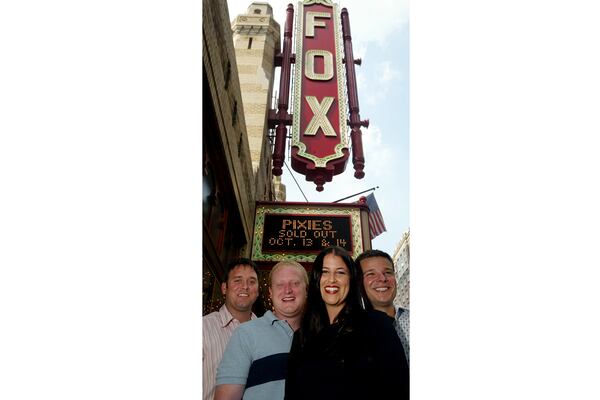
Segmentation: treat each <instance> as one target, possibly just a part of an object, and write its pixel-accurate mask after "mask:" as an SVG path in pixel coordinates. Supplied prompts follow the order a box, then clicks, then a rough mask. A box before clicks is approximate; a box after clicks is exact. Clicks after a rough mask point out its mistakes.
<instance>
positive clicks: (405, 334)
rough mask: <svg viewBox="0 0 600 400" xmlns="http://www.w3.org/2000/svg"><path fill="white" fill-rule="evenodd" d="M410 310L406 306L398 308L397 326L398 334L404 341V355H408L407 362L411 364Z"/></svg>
mask: <svg viewBox="0 0 600 400" xmlns="http://www.w3.org/2000/svg"><path fill="white" fill-rule="evenodd" d="M409 315H410V312H409V311H408V309H405V308H398V310H396V321H395V324H394V325H395V327H396V332H397V333H398V336H399V337H400V341H401V342H402V347H404V355H405V356H406V362H407V363H408V364H410V361H409V357H410V327H409V325H410V316H409Z"/></svg>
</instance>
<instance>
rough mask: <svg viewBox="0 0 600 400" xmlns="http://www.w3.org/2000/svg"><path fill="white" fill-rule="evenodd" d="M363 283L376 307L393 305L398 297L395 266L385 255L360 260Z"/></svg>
mask: <svg viewBox="0 0 600 400" xmlns="http://www.w3.org/2000/svg"><path fill="white" fill-rule="evenodd" d="M359 268H361V269H362V272H363V285H364V287H365V292H366V294H367V297H368V298H369V300H370V301H371V304H372V305H373V307H374V308H375V309H381V308H383V307H389V306H391V305H393V302H394V298H395V297H396V278H395V276H394V266H393V265H392V264H391V263H390V262H389V260H387V259H386V258H385V257H369V258H365V259H364V260H362V261H361V262H360V266H359Z"/></svg>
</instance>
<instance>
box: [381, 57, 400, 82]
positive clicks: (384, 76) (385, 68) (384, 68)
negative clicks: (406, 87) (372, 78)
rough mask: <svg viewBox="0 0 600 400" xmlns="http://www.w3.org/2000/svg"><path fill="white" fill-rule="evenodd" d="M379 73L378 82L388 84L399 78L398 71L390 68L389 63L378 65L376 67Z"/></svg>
mask: <svg viewBox="0 0 600 400" xmlns="http://www.w3.org/2000/svg"><path fill="white" fill-rule="evenodd" d="M377 69H378V71H379V74H378V76H379V82H381V83H388V82H390V81H394V80H396V79H399V78H400V71H399V70H398V69H397V68H392V64H391V63H390V62H389V61H384V62H381V63H379V65H378V67H377Z"/></svg>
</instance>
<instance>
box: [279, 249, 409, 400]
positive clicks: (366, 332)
mask: <svg viewBox="0 0 600 400" xmlns="http://www.w3.org/2000/svg"><path fill="white" fill-rule="evenodd" d="M408 393H409V382H408V366H407V363H406V359H405V356H404V351H403V349H402V344H401V343H400V339H399V338H398V335H397V334H396V330H395V329H394V327H393V325H392V322H391V320H390V319H389V318H388V317H387V316H386V315H385V314H383V313H381V312H378V311H365V310H364V309H363V308H362V306H361V295H360V292H359V287H358V273H357V270H356V267H355V265H354V262H353V261H352V258H351V257H350V255H349V254H348V252H347V251H346V250H344V249H342V248H340V247H328V248H326V249H324V250H323V251H321V253H319V255H318V256H317V258H316V259H315V262H314V263H313V267H312V271H311V272H310V279H309V286H308V298H307V303H306V308H305V312H304V316H303V317H302V322H301V324H300V329H299V330H298V331H296V333H295V334H294V339H293V342H292V348H291V351H290V356H289V361H288V371H287V378H286V384H285V399H286V400H319V399H327V400H335V399H344V400H348V399H357V400H358V399H361V400H365V399H380V398H385V399H408Z"/></svg>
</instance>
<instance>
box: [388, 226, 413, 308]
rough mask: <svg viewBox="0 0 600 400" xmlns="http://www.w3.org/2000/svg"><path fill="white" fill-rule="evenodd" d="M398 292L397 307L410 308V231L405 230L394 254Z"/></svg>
mask: <svg viewBox="0 0 600 400" xmlns="http://www.w3.org/2000/svg"><path fill="white" fill-rule="evenodd" d="M392 260H394V270H395V274H396V285H397V287H398V292H397V293H396V298H395V299H394V305H395V306H396V307H402V308H410V231H407V232H404V234H403V235H402V239H400V242H399V243H398V245H397V246H396V249H395V250H394V255H393V256H392Z"/></svg>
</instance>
